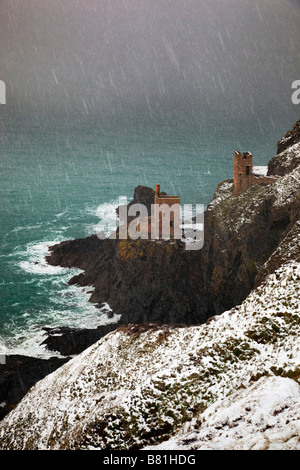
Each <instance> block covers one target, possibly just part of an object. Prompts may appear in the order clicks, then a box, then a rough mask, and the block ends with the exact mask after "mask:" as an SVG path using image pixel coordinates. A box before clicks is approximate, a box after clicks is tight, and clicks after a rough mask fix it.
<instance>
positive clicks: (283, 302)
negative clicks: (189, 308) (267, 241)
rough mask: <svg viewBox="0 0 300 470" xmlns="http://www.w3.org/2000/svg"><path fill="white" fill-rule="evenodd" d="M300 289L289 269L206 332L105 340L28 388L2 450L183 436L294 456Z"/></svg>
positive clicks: (2, 431)
mask: <svg viewBox="0 0 300 470" xmlns="http://www.w3.org/2000/svg"><path fill="white" fill-rule="evenodd" d="M299 281H300V263H295V262H291V263H288V264H286V265H283V266H282V267H281V268H280V269H278V270H277V271H276V272H275V273H274V274H272V275H270V276H269V277H268V279H267V280H266V281H265V283H263V284H262V285H261V286H260V287H259V288H258V289H257V290H256V291H253V292H252V293H251V294H250V295H249V297H248V298H247V299H246V300H245V302H243V304H242V305H240V306H238V307H236V308H234V309H232V310H230V311H228V312H225V313H224V314H222V315H220V316H218V317H214V318H212V319H211V320H210V321H209V322H208V323H207V324H206V325H201V326H195V327H186V328H183V327H182V328H179V327H175V326H174V327H172V326H170V325H169V326H167V325H166V326H158V325H152V326H151V325H140V326H134V325H132V326H128V327H124V328H123V329H119V330H118V331H116V332H113V333H110V334H109V335H107V336H106V337H104V338H103V339H101V340H100V341H99V342H98V343H96V344H95V345H93V346H92V347H90V348H89V349H87V350H86V351H84V352H83V353H82V354H80V355H79V356H77V357H76V358H74V359H73V360H71V361H70V362H68V363H67V364H65V365H64V366H63V367H61V368H60V369H58V370H57V371H56V372H54V373H52V374H51V375H49V376H47V377H46V378H45V379H43V380H42V381H40V382H39V383H37V384H36V385H35V386H34V387H33V388H32V389H31V391H30V392H29V393H28V394H27V395H26V397H25V398H24V399H23V400H22V402H21V403H20V404H19V405H18V406H17V407H16V408H15V410H13V411H12V412H11V413H10V414H9V415H8V416H7V417H6V418H5V419H4V420H3V421H2V422H1V423H0V448H1V449H5V448H10V449H15V448H16V449H34V448H38V449H69V448H70V449H78V448H79V449H94V448H96V449H108V448H109V449H113V448H116V449H122V448H123V449H129V448H143V447H145V446H147V445H153V444H156V443H159V442H161V441H164V440H167V439H169V438H170V437H172V436H174V435H175V434H176V433H181V434H180V435H183V433H186V432H187V433H192V434H193V433H196V441H199V442H198V443H196V445H199V446H200V444H201V443H202V444H201V445H203V446H205V445H207V446H209V447H212V448H214V447H218V446H222V447H223V448H227V447H228V448H232V447H233V446H234V445H238V443H240V444H239V445H241V446H242V447H243V448H251V447H252V446H254V447H257V446H261V447H265V448H272V447H273V444H272V442H273V439H274V442H275V444H274V446H275V445H277V444H278V443H279V444H278V445H280V446H281V448H293V449H294V448H298V446H299V442H298V441H297V439H296V438H295V434H298V435H299V433H300V427H299V424H300V423H299V417H300V416H299V387H300V386H299V383H298V381H297V380H298V379H299V375H300V344H299V332H300V320H299V311H300V282H299ZM276 377H283V378H284V379H282V381H280V380H277V379H275V378H276ZM272 390H273V392H272ZM247 391H249V410H248V411H247V409H246V406H245V405H246V402H247V398H246V397H247ZM272 393H274V394H275V395H276V397H277V398H276V397H275V398H274V396H273V395H272ZM280 397H283V398H284V399H285V401H284V403H282V407H283V408H284V413H283V414H282V415H281V416H279V414H280V413H281V411H282V412H283V410H281V408H280V403H281V400H280ZM269 400H271V402H269ZM283 405H284V406H283ZM297 406H298V408H297ZM227 407H230V408H229V411H228V410H227ZM243 407H244V408H243ZM222 408H223V409H222ZM242 408H243V409H242ZM226 413H227V414H226ZM228 413H229V414H228ZM297 413H298V414H297ZM277 415H278V416H277ZM272 416H273V418H272ZM276 416H277V417H276ZM281 417H282V419H281ZM227 418H228V419H227ZM238 418H239V420H240V422H239V421H238ZM285 418H286V420H290V423H291V425H290V426H288V425H287V426H283V419H285ZM201 423H205V424H204V425H202V424H201ZM220 423H221V424H220ZM226 423H227V424H226ZM236 423H237V425H238V426H237V428H236V430H235V431H236V432H235V431H234V429H233V428H234V426H235V424H236ZM270 426H271V427H272V431H270ZM199 427H200V434H199V433H198V431H197V429H198V428H199ZM212 429H214V432H212V434H210V435H212V436H213V437H212V438H211V439H210V440H209V439H208V438H207V436H208V434H207V433H209V431H212ZM222 429H223V430H224V432H225V431H228V433H229V434H228V439H227V440H226V439H225V438H224V435H223V434H222V436H221V430H222ZM245 433H248V436H246V434H245ZM193 435H194V434H193ZM203 436H206V438H204V441H203V439H202V438H203ZM272 436H274V438H273V437H272ZM241 437H242V439H241V440H240V438H241ZM260 438H261V440H260ZM193 439H194V438H193ZM178 445H179V446H180V445H181V444H178Z"/></svg>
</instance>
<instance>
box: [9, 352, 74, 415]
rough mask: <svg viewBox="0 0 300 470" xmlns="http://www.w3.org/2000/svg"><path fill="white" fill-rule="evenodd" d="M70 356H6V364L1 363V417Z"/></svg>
mask: <svg viewBox="0 0 300 470" xmlns="http://www.w3.org/2000/svg"><path fill="white" fill-rule="evenodd" d="M69 359H70V358H68V357H66V358H58V357H52V358H50V359H41V358H35V357H28V356H21V355H12V356H6V361H5V364H0V403H3V404H5V405H3V406H2V407H0V419H2V418H3V417H4V416H5V415H6V414H7V413H9V412H10V411H11V409H12V408H14V406H16V405H17V403H18V402H19V401H20V400H21V399H22V398H23V396H24V395H25V394H26V393H27V392H28V390H29V389H30V388H31V387H32V386H33V385H34V384H35V383H36V382H37V381H38V380H41V379H43V378H44V377H46V375H48V374H50V373H51V372H54V371H55V370H56V369H58V368H59V367H61V366H62V365H63V364H65V363H66V362H67V361H68V360H69Z"/></svg>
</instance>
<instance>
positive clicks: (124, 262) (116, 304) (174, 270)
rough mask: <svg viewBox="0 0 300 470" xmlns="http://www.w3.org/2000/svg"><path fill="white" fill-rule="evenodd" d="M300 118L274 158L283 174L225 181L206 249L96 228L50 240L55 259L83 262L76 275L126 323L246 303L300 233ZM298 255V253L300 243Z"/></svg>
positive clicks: (142, 194) (146, 195) (210, 211)
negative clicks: (112, 236)
mask: <svg viewBox="0 0 300 470" xmlns="http://www.w3.org/2000/svg"><path fill="white" fill-rule="evenodd" d="M298 124H299V123H297V125H296V126H295V128H294V130H293V131H292V133H291V135H289V134H288V138H287V137H285V138H284V139H283V141H284V146H285V150H282V148H283V146H282V145H281V146H279V150H280V153H279V154H278V155H277V156H276V157H274V158H273V159H272V160H271V161H270V163H269V174H278V175H279V176H280V178H279V179H278V180H277V181H276V182H274V183H272V184H270V185H267V186H266V185H264V186H262V185H259V184H255V185H252V186H250V187H248V188H247V189H246V190H245V191H243V192H242V193H241V194H240V195H239V196H238V197H233V195H232V190H233V184H232V180H229V181H225V182H223V183H220V185H219V187H218V189H217V191H216V193H215V195H214V198H213V200H212V202H211V204H210V205H209V206H208V208H207V210H206V213H205V224H204V225H205V226H204V229H205V234H204V247H203V249H202V250H200V251H198V252H197V251H196V252H188V251H186V250H185V249H184V246H183V244H182V243H181V241H176V242H175V243H174V242H164V241H156V242H153V241H151V240H138V241H132V240H109V239H107V240H103V241H101V240H99V239H98V238H97V236H91V237H88V238H86V239H82V240H71V241H67V242H63V243H61V244H59V245H56V246H54V247H51V248H50V253H49V256H48V257H47V260H48V262H49V263H50V264H54V265H61V266H74V267H78V268H81V269H82V270H84V273H82V274H80V275H79V276H76V277H75V278H73V279H72V280H71V281H70V282H72V283H77V284H79V285H80V286H86V285H91V286H94V292H93V294H92V296H91V301H93V302H99V303H100V304H101V303H103V302H107V303H108V304H109V305H110V306H111V308H112V309H113V310H114V311H115V312H116V313H117V314H121V315H122V318H121V322H122V323H125V324H127V323H142V322H145V321H155V322H179V323H185V324H194V323H203V322H205V321H206V320H207V319H208V318H209V317H211V316H213V315H215V314H220V313H222V312H223V311H224V310H227V309H229V308H231V307H233V306H235V305H237V304H240V303H241V302H242V301H243V300H244V299H245V298H246V296H247V295H248V294H249V293H250V291H251V290H252V289H253V287H254V286H255V285H258V284H259V283H260V282H262V281H263V280H264V278H265V276H266V275H267V274H269V273H270V272H272V270H274V269H275V268H276V267H278V266H280V263H281V257H282V256H283V254H282V252H280V251H279V247H280V246H286V247H287V245H288V240H289V237H291V236H295V235H293V234H295V233H298V232H297V230H298V229H297V227H298V225H297V224H298V223H299V191H300V175H299V172H300V165H299V162H300V142H296V140H297V139H298V138H299V133H298V130H297V129H298V127H299V126H298ZM287 142H289V143H291V144H292V146H287ZM153 196H154V192H153V190H152V189H150V188H143V187H138V188H137V189H136V191H135V194H134V199H133V202H140V203H144V204H146V205H149V204H151V202H153ZM276 250H277V251H276ZM280 253H281V254H280ZM284 256H286V257H288V256H289V255H288V250H286V251H285V255H284ZM291 256H292V257H293V258H295V256H296V257H298V256H299V251H298V248H297V249H296V254H295V253H293V254H292V255H291Z"/></svg>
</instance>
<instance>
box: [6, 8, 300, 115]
mask: <svg viewBox="0 0 300 470" xmlns="http://www.w3.org/2000/svg"><path fill="white" fill-rule="evenodd" d="M299 46H300V1H299V0H0V79H1V80H4V81H5V82H6V86H7V105H6V107H7V108H9V110H12V111H13V112H14V113H16V114H18V115H20V116H27V115H35V116H39V115H41V116H42V115H48V114H49V115H50V114H51V115H55V116H60V115H64V116H66V115H67V116H73V115H74V114H77V115H78V114H86V115H96V114H97V113H100V114H101V115H103V116H110V115H118V114H120V115H124V114H126V113H128V114H129V115H134V116H139V115H140V114H141V115H142V114H143V113H149V115H152V116H155V115H156V114H161V115H163V114H164V113H168V112H173V113H179V114H180V113H181V112H182V113H186V112H191V113H196V114H197V112H202V113H203V112H205V113H208V114H212V115H213V114H214V113H217V112H225V110H226V112H228V113H229V115H230V116H235V115H236V114H241V113H245V114H247V113H250V114H252V115H253V114H255V113H256V112H258V111H259V110H261V109H262V108H265V109H268V108H270V109H273V110H274V112H278V111H279V110H280V109H281V110H283V111H284V112H289V111H291V112H293V113H295V105H293V104H292V102H291V98H290V97H291V93H292V92H291V84H292V82H293V81H294V80H296V79H300V47H299ZM0 111H2V109H1V108H0ZM298 114H299V113H298Z"/></svg>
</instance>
